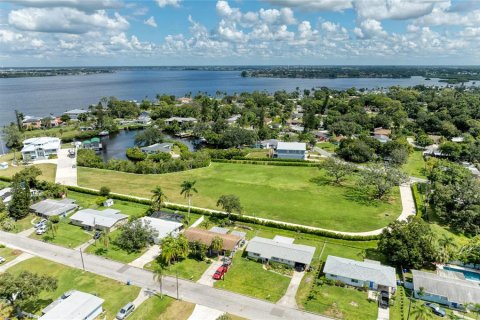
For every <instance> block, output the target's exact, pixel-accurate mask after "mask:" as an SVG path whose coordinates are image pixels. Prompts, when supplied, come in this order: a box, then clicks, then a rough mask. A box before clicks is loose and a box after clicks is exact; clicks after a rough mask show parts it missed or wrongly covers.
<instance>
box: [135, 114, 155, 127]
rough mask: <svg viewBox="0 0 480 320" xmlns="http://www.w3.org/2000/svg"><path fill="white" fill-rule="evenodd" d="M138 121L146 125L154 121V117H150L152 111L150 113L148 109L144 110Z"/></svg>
mask: <svg viewBox="0 0 480 320" xmlns="http://www.w3.org/2000/svg"><path fill="white" fill-rule="evenodd" d="M137 123H139V124H143V125H145V126H146V125H149V124H150V123H152V118H150V113H148V112H147V111H144V112H142V113H141V114H140V115H139V116H138V118H137Z"/></svg>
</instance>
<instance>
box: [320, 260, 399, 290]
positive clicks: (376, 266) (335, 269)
mask: <svg viewBox="0 0 480 320" xmlns="http://www.w3.org/2000/svg"><path fill="white" fill-rule="evenodd" d="M323 272H324V273H328V274H333V275H336V276H340V277H345V278H350V279H355V280H361V281H372V282H374V283H376V284H379V285H382V286H387V287H393V288H396V287H397V278H396V276H395V269H394V268H392V267H389V266H384V265H381V264H380V263H377V262H375V263H373V262H370V261H355V260H351V259H345V258H340V257H336V256H328V257H327V261H326V262H325V266H324V268H323Z"/></svg>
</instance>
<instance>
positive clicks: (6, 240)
mask: <svg viewBox="0 0 480 320" xmlns="http://www.w3.org/2000/svg"><path fill="white" fill-rule="evenodd" d="M0 243H2V244H5V245H6V246H8V247H11V248H14V249H19V250H22V251H24V252H28V253H30V254H33V255H35V256H38V257H41V258H44V259H48V260H52V261H55V262H58V263H61V264H64V265H67V266H70V267H74V268H79V269H82V260H81V256H80V251H79V250H73V249H67V248H63V247H60V246H56V245H52V244H48V243H45V242H42V241H38V240H34V239H30V238H26V237H22V236H19V235H16V234H12V233H8V232H3V231H0ZM83 260H84V265H85V270H86V271H90V272H92V273H95V274H98V275H102V276H105V277H108V278H111V279H115V280H118V281H120V282H124V283H126V282H127V281H130V282H131V284H132V285H136V286H139V287H142V288H146V289H151V290H158V288H159V285H158V283H157V282H155V281H154V280H153V274H152V272H150V271H147V270H143V269H139V268H136V267H132V266H129V265H126V264H123V263H119V262H116V261H112V260H107V259H104V258H102V257H98V256H95V255H89V254H86V253H83ZM178 284H179V287H178V292H179V298H180V299H182V300H185V301H188V302H191V303H195V304H200V305H203V306H206V307H210V308H213V309H216V310H220V311H223V312H229V313H232V314H235V315H238V316H241V317H244V318H248V319H262V320H268V319H272V320H273V319H305V320H310V319H312V320H314V319H315V320H327V319H330V318H327V317H323V316H319V315H314V314H311V313H307V312H303V311H300V310H298V309H293V308H288V307H284V306H279V305H275V304H273V303H270V302H267V301H263V300H258V299H255V298H251V297H247V296H243V295H240V294H236V293H233V292H230V291H224V290H218V289H215V288H211V287H208V286H205V285H201V284H198V283H195V282H191V281H186V280H181V279H179V280H178ZM163 289H164V294H166V295H168V296H171V297H174V298H175V297H176V295H177V286H176V279H175V278H173V277H165V278H164V280H163Z"/></svg>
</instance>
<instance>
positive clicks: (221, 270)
mask: <svg viewBox="0 0 480 320" xmlns="http://www.w3.org/2000/svg"><path fill="white" fill-rule="evenodd" d="M227 271H228V268H227V267H225V266H221V267H219V268H218V269H217V271H215V273H214V274H213V279H215V280H220V279H222V277H223V275H224V274H225V273H227Z"/></svg>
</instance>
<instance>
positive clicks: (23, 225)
mask: <svg viewBox="0 0 480 320" xmlns="http://www.w3.org/2000/svg"><path fill="white" fill-rule="evenodd" d="M34 219H35V221H36V220H38V217H35V216H34V215H33V214H29V215H27V216H26V217H25V218H23V219H20V220H17V221H15V229H14V230H12V231H11V232H13V233H19V232H21V231H24V230H27V229H30V228H33V224H32V220H34Z"/></svg>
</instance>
